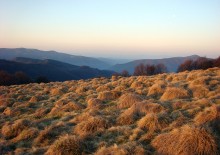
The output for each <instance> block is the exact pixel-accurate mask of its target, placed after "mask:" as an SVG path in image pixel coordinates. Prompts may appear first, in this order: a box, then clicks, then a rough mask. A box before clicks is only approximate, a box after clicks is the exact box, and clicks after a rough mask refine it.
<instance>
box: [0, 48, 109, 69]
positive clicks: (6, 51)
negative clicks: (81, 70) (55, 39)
mask: <svg viewBox="0 0 220 155" xmlns="http://www.w3.org/2000/svg"><path fill="white" fill-rule="evenodd" d="M16 57H25V58H32V59H40V60H45V59H51V60H57V61H60V62H65V63H69V64H72V65H76V66H90V67H92V68H98V69H107V68H109V67H110V66H111V65H110V64H108V63H107V62H104V61H101V60H99V59H97V58H92V57H85V56H76V55H70V54H65V53H59V52H56V51H42V50H37V49H26V48H14V49H11V48H0V59H5V60H13V59H15V58H16Z"/></svg>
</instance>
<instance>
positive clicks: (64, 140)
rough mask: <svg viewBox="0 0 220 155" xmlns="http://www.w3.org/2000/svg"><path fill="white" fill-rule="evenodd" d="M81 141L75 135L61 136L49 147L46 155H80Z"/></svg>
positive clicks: (81, 150) (81, 149)
mask: <svg viewBox="0 0 220 155" xmlns="http://www.w3.org/2000/svg"><path fill="white" fill-rule="evenodd" d="M82 153H83V143H82V141H81V140H80V139H79V138H77V137H76V136H68V135H66V136H62V137H60V138H59V139H57V140H56V141H55V142H54V143H53V145H51V146H50V147H49V149H48V150H47V152H46V155H81V154H82Z"/></svg>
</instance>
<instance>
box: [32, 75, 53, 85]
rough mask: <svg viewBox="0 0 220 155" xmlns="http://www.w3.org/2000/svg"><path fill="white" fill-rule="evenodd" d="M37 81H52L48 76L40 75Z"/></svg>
mask: <svg viewBox="0 0 220 155" xmlns="http://www.w3.org/2000/svg"><path fill="white" fill-rule="evenodd" d="M35 82H37V83H48V82H50V80H49V79H48V78H47V77H46V76H39V77H37V79H36V80H35Z"/></svg>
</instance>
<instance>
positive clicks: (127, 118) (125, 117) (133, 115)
mask: <svg viewBox="0 0 220 155" xmlns="http://www.w3.org/2000/svg"><path fill="white" fill-rule="evenodd" d="M138 118H139V117H138V113H137V111H136V110H133V109H131V108H129V109H126V110H125V111H124V112H123V113H122V114H120V116H119V117H118V118H117V124H119V125H131V124H134V123H135V121H136V120H137V119H138Z"/></svg>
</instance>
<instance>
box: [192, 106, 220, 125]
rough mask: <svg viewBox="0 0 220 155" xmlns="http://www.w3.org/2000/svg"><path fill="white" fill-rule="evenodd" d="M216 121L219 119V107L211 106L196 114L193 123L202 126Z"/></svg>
mask: <svg viewBox="0 0 220 155" xmlns="http://www.w3.org/2000/svg"><path fill="white" fill-rule="evenodd" d="M217 119H220V106H216V105H213V106H211V107H209V108H206V109H205V110H204V111H202V112H200V113H198V114H197V115H196V117H195V118H194V122H195V123H196V124H198V125H202V124H205V123H208V122H211V121H214V120H217Z"/></svg>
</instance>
